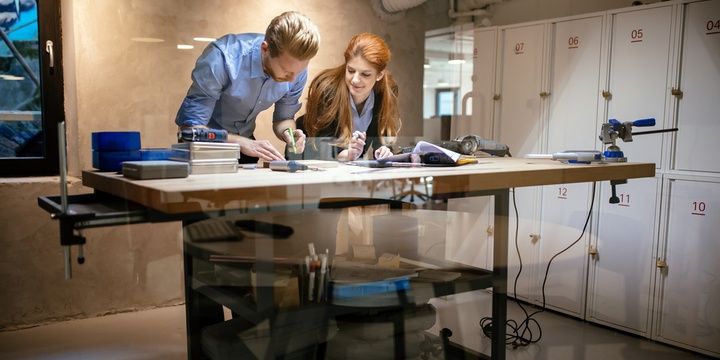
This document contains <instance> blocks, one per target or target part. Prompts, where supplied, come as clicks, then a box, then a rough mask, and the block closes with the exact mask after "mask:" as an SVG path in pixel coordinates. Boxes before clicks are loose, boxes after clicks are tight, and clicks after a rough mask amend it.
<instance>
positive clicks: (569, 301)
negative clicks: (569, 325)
mask: <svg viewBox="0 0 720 360" xmlns="http://www.w3.org/2000/svg"><path fill="white" fill-rule="evenodd" d="M590 189H591V186H589V185H588V184H563V185H557V186H545V187H543V193H542V195H543V197H542V223H541V225H540V229H541V230H540V242H539V243H540V265H541V266H540V267H539V269H538V279H537V282H536V283H537V286H539V287H541V286H542V282H543V276H544V275H545V272H546V269H547V265H548V262H549V261H550V259H551V258H552V257H553V256H554V255H555V254H557V253H558V252H560V251H561V250H563V249H565V248H566V247H568V246H570V244H572V243H573V242H575V241H576V240H577V239H578V238H580V234H581V233H582V228H583V225H584V224H585V219H586V218H587V214H588V211H589V208H590V196H591V194H590ZM596 204H597V202H596ZM589 236H590V228H589V225H588V228H587V229H586V230H585V234H584V235H583V236H582V238H581V239H580V241H578V242H577V243H576V244H575V245H573V246H572V247H570V248H569V249H568V250H567V251H565V252H563V253H562V254H560V255H558V256H557V257H556V258H555V259H554V260H553V262H552V264H551V267H550V270H549V272H548V278H547V283H546V285H545V303H546V306H547V307H549V308H552V309H555V310H560V311H562V312H566V313H569V314H571V315H575V316H578V317H583V311H584V309H585V284H586V280H585V279H586V274H587V273H586V266H585V264H586V260H587V255H586V254H587V249H588V239H589ZM537 292H538V294H540V293H541V288H538V289H537ZM540 300H542V299H540Z"/></svg>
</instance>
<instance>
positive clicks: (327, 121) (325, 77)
mask: <svg viewBox="0 0 720 360" xmlns="http://www.w3.org/2000/svg"><path fill="white" fill-rule="evenodd" d="M389 62H390V49H389V48H388V46H387V44H386V43H385V41H384V40H383V39H382V38H380V37H379V36H377V35H374V34H370V33H361V34H357V35H355V36H353V38H352V39H351V40H350V43H349V44H348V46H347V48H346V49H345V63H344V64H342V65H340V66H338V67H336V68H332V69H326V70H323V71H322V72H320V74H319V75H318V76H317V77H316V78H315V79H313V81H312V83H311V84H310V88H309V92H308V101H307V106H306V113H305V115H304V116H303V117H302V118H301V119H299V120H298V127H299V128H302V129H304V130H305V132H306V133H307V136H308V137H309V138H319V137H331V138H334V139H335V144H334V145H335V146H336V148H337V149H338V150H340V151H336V152H335V154H333V155H334V156H335V157H336V158H337V159H338V160H340V161H352V160H355V159H358V158H360V157H361V156H363V154H365V152H366V151H367V149H368V148H369V147H370V146H372V147H373V149H375V151H374V154H373V155H374V157H375V158H376V159H382V158H385V157H388V156H390V155H392V151H391V150H390V148H389V147H388V146H387V145H389V144H385V143H384V141H383V140H382V139H388V138H390V139H393V138H394V137H396V136H397V134H398V132H399V130H400V126H401V122H400V115H399V113H398V87H397V84H396V83H395V81H394V80H393V78H392V75H391V74H390V72H389V71H388V70H387V65H388V63H389ZM311 146H313V144H311ZM307 150H310V149H307V148H306V152H307ZM305 155H306V156H305V158H312V156H308V155H310V154H305Z"/></svg>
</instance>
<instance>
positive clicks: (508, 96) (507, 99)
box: [497, 24, 545, 157]
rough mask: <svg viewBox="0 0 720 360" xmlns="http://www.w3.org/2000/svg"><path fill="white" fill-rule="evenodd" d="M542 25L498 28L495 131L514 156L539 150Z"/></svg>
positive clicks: (543, 26)
mask: <svg viewBox="0 0 720 360" xmlns="http://www.w3.org/2000/svg"><path fill="white" fill-rule="evenodd" d="M544 29H545V25H544V24H539V25H530V26H524V27H516V28H507V29H502V30H501V34H500V36H501V44H500V46H501V47H502V49H500V50H499V51H500V56H501V57H500V59H501V61H500V63H501V64H502V65H501V66H502V70H501V80H500V91H499V93H500V96H501V99H500V104H499V117H498V124H497V132H498V134H497V135H499V139H500V141H501V142H502V143H505V144H507V145H508V146H509V147H510V152H512V154H513V156H515V157H522V156H524V155H525V154H529V153H536V152H538V151H539V150H540V136H541V130H542V127H541V125H542V124H541V122H540V116H541V113H540V110H541V108H540V107H541V97H540V95H539V94H540V92H541V91H542V90H541V89H542V88H541V86H542V68H543V47H544Z"/></svg>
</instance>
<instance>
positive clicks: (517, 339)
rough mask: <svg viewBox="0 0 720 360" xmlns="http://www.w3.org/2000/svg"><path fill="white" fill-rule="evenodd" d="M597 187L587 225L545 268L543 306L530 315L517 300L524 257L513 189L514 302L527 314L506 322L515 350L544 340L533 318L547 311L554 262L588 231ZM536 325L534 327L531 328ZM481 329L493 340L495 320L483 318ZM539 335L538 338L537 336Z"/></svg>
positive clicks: (506, 328)
mask: <svg viewBox="0 0 720 360" xmlns="http://www.w3.org/2000/svg"><path fill="white" fill-rule="evenodd" d="M595 185H596V183H595V182H593V186H592V193H591V194H592V197H591V199H590V209H589V210H588V214H587V217H586V218H585V225H583V228H582V232H581V233H580V236H578V238H577V239H576V240H575V241H573V242H572V243H570V245H568V246H566V247H565V248H564V249H562V250H560V251H559V252H557V253H556V254H555V255H553V256H552V257H551V258H550V261H548V264H547V267H546V268H545V276H544V278H543V283H542V288H541V292H542V306H541V307H540V309H539V310H536V311H534V312H532V313H528V311H527V310H526V309H525V307H524V306H523V305H522V303H521V302H520V300H518V298H517V282H518V279H519V278H520V274H521V273H522V270H523V263H522V257H521V256H520V247H519V246H518V231H519V226H520V225H519V224H520V216H519V214H518V209H517V202H516V201H515V188H513V189H512V200H513V208H514V209H515V251H516V253H517V255H518V260H519V263H520V267H519V269H518V273H517V275H515V281H514V282H513V293H514V295H513V296H512V298H513V300H515V302H516V303H517V304H518V306H519V307H520V309H521V310H522V311H523V313H524V314H525V319H524V320H523V321H521V322H520V323H518V322H517V321H515V320H513V319H508V320H507V321H506V322H505V344H506V345H511V346H512V347H513V348H518V347H522V346H528V345H530V344H534V343H536V342H538V341H540V339H542V327H541V326H540V323H539V322H538V321H537V320H536V319H535V318H534V317H533V316H535V315H537V314H539V313H541V312H543V311H545V285H546V284H547V279H548V274H549V273H550V265H552V262H553V260H555V258H556V257H558V256H560V254H562V253H564V252H566V251H568V250H569V249H570V248H571V247H573V246H575V244H577V243H578V242H579V241H580V240H581V239H582V237H583V235H585V231H586V230H587V226H588V224H589V223H590V216H591V215H592V211H593V207H594V205H595ZM531 325H534V326H531ZM480 328H481V329H482V332H483V334H485V336H487V337H488V338H492V335H493V333H492V328H493V319H492V317H483V318H482V319H480ZM533 328H537V332H534V331H533ZM536 334H537V337H536V336H535V335H536Z"/></svg>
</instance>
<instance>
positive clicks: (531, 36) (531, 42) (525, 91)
mask: <svg viewBox="0 0 720 360" xmlns="http://www.w3.org/2000/svg"><path fill="white" fill-rule="evenodd" d="M545 27H546V25H545V24H531V25H522V26H514V27H506V28H501V29H500V30H499V34H498V39H499V40H498V67H497V69H498V71H497V72H498V74H499V77H498V80H497V84H498V86H497V88H498V91H497V94H499V95H500V99H499V103H498V104H497V105H496V114H495V138H496V139H499V141H500V142H502V143H504V144H507V145H508V146H509V147H510V152H511V153H512V154H513V156H515V157H521V156H524V155H525V154H529V153H536V152H539V151H541V145H542V144H541V138H542V121H541V117H542V98H541V96H540V93H541V92H542V85H543V84H542V78H543V66H544V55H545V54H544V51H545V43H544V41H545ZM500 64H502V65H500ZM515 200H516V203H517V206H518V213H519V222H517V221H516V218H515V214H514V210H513V208H512V204H511V208H510V219H509V222H508V227H509V230H510V231H509V238H508V241H509V242H510V243H509V247H508V293H509V294H515V295H517V296H518V297H520V298H523V299H525V300H531V298H530V297H531V294H532V288H531V286H532V284H533V283H534V279H535V278H536V274H535V269H536V264H537V261H538V259H537V254H538V252H537V246H536V240H535V239H537V235H538V231H537V228H538V223H537V219H538V213H539V209H538V206H539V189H538V188H518V189H515ZM516 225H518V227H519V230H518V231H517V239H518V241H517V243H518V250H519V252H520V254H521V257H522V265H523V268H522V274H521V277H520V278H519V280H518V287H517V293H515V291H514V279H515V277H516V275H517V274H518V272H519V271H520V259H519V258H518V255H517V252H518V250H516V248H515V235H516V232H515V227H516Z"/></svg>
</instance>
